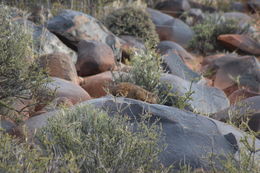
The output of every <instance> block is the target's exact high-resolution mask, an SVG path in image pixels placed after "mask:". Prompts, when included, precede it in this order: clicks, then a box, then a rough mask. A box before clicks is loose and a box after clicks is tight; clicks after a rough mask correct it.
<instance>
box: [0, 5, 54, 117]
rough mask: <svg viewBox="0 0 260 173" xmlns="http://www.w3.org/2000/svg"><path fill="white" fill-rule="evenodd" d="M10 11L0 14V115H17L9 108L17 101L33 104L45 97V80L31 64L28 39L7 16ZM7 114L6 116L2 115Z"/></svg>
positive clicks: (41, 73) (31, 53)
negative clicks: (12, 113) (26, 101)
mask: <svg viewBox="0 0 260 173" xmlns="http://www.w3.org/2000/svg"><path fill="white" fill-rule="evenodd" d="M9 14H10V9H8V8H2V9H1V12H0V38H1V39H0V113H2V114H3V115H7V114H8V113H7V112H8V111H9V110H15V111H18V112H21V111H22V110H23V109H24V108H25V107H27V106H29V104H25V103H24V104H25V107H24V108H21V109H20V110H17V109H15V107H13V103H14V102H17V101H24V100H30V101H32V103H31V104H36V103H37V101H39V98H40V97H41V96H43V93H46V94H47V93H48V92H47V88H46V84H47V82H48V81H49V79H48V76H47V75H46V74H45V73H44V71H43V70H42V69H40V68H39V66H38V65H37V64H36V63H35V62H34V58H33V57H34V54H33V51H32V47H31V46H32V38H31V35H30V34H28V33H27V32H26V29H25V28H23V26H21V25H18V24H16V23H15V22H14V21H12V17H11V16H9ZM47 95H48V94H47ZM6 111H7V112H6Z"/></svg>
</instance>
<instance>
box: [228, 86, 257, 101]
mask: <svg viewBox="0 0 260 173" xmlns="http://www.w3.org/2000/svg"><path fill="white" fill-rule="evenodd" d="M254 96H260V93H256V92H252V91H250V90H248V89H239V90H236V91H234V92H233V93H232V94H230V95H229V96H228V99H229V101H230V104H232V105H233V104H235V103H237V102H239V101H241V100H244V99H246V98H249V97H254Z"/></svg>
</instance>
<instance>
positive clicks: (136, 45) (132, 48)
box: [120, 35, 146, 62]
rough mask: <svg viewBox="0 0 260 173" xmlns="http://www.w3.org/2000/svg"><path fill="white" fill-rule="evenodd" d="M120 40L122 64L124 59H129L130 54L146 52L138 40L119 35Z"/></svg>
mask: <svg viewBox="0 0 260 173" xmlns="http://www.w3.org/2000/svg"><path fill="white" fill-rule="evenodd" d="M120 38H121V39H122V40H123V41H124V42H123V43H121V45H122V47H121V49H122V62H125V59H130V54H131V53H132V52H136V51H139V50H146V48H145V45H144V43H143V42H142V41H141V40H140V39H138V38H135V37H133V36H130V35H121V36H120Z"/></svg>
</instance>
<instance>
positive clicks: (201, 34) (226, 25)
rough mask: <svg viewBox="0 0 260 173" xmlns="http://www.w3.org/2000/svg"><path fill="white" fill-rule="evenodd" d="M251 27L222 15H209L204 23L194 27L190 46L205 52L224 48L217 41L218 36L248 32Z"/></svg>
mask: <svg viewBox="0 0 260 173" xmlns="http://www.w3.org/2000/svg"><path fill="white" fill-rule="evenodd" d="M248 29H249V27H248V26H245V27H241V26H239V24H238V21H235V20H225V19H224V18H223V17H221V16H209V17H208V18H206V19H205V20H204V21H203V22H202V23H199V24H197V25H195V26H194V27H193V30H194V32H195V36H194V37H193V39H192V40H191V42H190V44H189V47H190V48H191V49H193V50H195V51H198V52H200V53H203V54H208V53H212V52H214V51H217V50H222V49H223V48H222V47H221V45H220V44H218V42H217V37H218V36H219V35H222V34H243V33H246V32H248Z"/></svg>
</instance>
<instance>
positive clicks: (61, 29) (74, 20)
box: [47, 10, 121, 59]
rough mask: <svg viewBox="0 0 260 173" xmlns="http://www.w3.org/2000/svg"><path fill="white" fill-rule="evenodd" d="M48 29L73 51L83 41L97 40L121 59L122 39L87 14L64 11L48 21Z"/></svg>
mask: <svg viewBox="0 0 260 173" xmlns="http://www.w3.org/2000/svg"><path fill="white" fill-rule="evenodd" d="M47 28H48V29H49V30H50V31H51V32H52V33H54V34H56V35H57V36H58V37H59V38H60V39H61V40H62V41H63V42H64V43H66V45H68V46H69V47H71V48H72V49H73V50H77V44H78V43H79V42H80V41H81V40H86V41H90V40H96V41H100V42H102V43H105V44H107V45H109V46H110V47H111V48H112V50H113V52H114V55H115V56H116V57H117V58H118V59H119V58H120V57H121V51H120V39H119V38H117V37H116V36H115V35H113V34H112V33H111V32H110V31H109V30H108V29H107V28H106V27H105V26H104V25H103V24H102V23H101V22H100V21H98V20H97V19H95V18H94V17H92V16H90V15H87V14H85V13H82V12H78V11H73V10H62V11H61V12H60V13H59V14H58V15H57V16H55V17H54V18H52V19H51V20H49V21H48V23H47Z"/></svg>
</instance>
